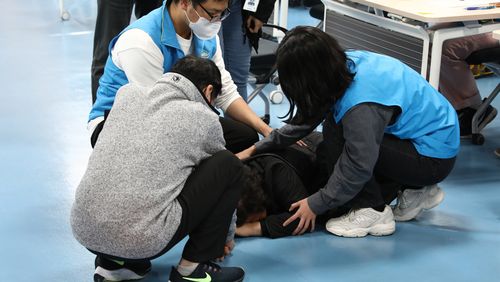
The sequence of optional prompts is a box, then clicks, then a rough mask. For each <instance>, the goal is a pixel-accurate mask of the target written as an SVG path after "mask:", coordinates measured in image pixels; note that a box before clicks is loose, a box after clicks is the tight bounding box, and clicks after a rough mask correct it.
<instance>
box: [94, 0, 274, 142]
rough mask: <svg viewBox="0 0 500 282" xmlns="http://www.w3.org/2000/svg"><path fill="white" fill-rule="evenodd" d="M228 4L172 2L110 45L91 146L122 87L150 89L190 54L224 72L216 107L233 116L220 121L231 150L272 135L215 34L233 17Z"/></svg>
mask: <svg viewBox="0 0 500 282" xmlns="http://www.w3.org/2000/svg"><path fill="white" fill-rule="evenodd" d="M228 3H229V1H228V0H168V1H165V2H164V4H163V5H162V7H160V8H158V9H156V10H153V11H152V12H151V13H149V14H148V15H146V16H144V17H142V18H140V19H139V20H137V21H135V22H134V23H132V24H131V25H130V26H128V27H127V28H125V30H123V31H122V32H121V33H120V34H119V35H118V36H116V37H115V38H114V39H113V40H112V41H111V43H110V45H109V57H108V60H107V62H106V66H105V69H104V74H103V76H102V77H101V78H100V80H99V87H98V89H97V97H96V101H95V103H94V104H93V106H92V109H91V111H90V114H89V119H88V129H89V131H90V133H91V144H92V146H94V144H95V142H96V141H97V138H98V136H99V133H100V132H101V130H102V128H103V125H104V120H105V118H106V113H107V112H109V110H110V109H111V107H112V106H113V102H114V100H115V96H116V92H117V91H118V89H119V88H120V87H122V86H123V85H125V84H127V83H133V84H136V85H140V86H144V87H151V86H152V85H153V84H154V83H155V82H156V81H157V80H158V79H159V78H160V77H161V76H162V75H163V74H164V73H166V72H168V71H169V70H170V69H171V67H172V65H173V64H174V63H175V62H176V61H177V60H179V59H180V58H182V57H184V56H185V55H188V54H191V55H194V56H197V57H201V58H208V59H211V60H212V61H214V62H215V64H216V65H217V66H218V68H219V70H220V72H221V75H222V92H221V95H219V96H218V98H217V99H216V101H215V106H216V107H218V108H220V109H222V110H223V111H224V112H225V114H226V115H227V116H229V117H230V118H231V119H229V118H222V117H221V118H220V119H219V121H220V123H221V124H222V128H223V131H224V139H225V141H226V148H227V149H228V150H230V151H232V152H239V151H241V150H243V149H244V148H247V147H248V146H250V145H251V144H253V143H254V142H256V141H257V140H258V135H257V133H256V131H257V132H259V133H261V134H262V135H263V136H267V135H268V134H269V133H270V132H271V130H272V129H271V128H270V127H269V126H268V125H267V124H265V123H264V122H263V121H262V120H261V119H260V118H259V117H258V116H257V115H256V114H255V113H254V112H253V111H252V110H251V109H250V107H249V106H248V105H247V104H246V102H245V101H244V100H243V99H242V98H241V97H240V95H239V94H238V92H237V87H236V85H235V84H234V82H233V80H232V79H231V76H230V74H229V73H228V72H227V71H226V69H225V67H224V62H223V59H222V52H221V47H220V43H219V38H218V37H217V32H218V31H219V29H220V26H221V21H222V20H224V19H225V18H226V17H227V15H228V14H229V13H230V11H229V9H228Z"/></svg>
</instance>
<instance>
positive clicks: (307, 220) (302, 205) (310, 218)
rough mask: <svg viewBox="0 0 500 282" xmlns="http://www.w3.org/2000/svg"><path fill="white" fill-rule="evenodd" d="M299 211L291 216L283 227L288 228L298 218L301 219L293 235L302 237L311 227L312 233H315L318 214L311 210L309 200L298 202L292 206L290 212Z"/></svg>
mask: <svg viewBox="0 0 500 282" xmlns="http://www.w3.org/2000/svg"><path fill="white" fill-rule="evenodd" d="M294 209H297V211H296V212H295V214H294V215H292V216H290V217H289V218H288V219H287V220H286V221H285V222H284V223H283V226H287V225H288V224H290V223H291V222H293V221H294V220H296V219H297V218H300V222H299V225H297V228H295V230H294V231H293V233H292V234H293V235H301V234H304V232H306V231H307V230H308V229H309V226H311V231H314V223H315V221H316V214H315V213H314V212H313V211H312V210H311V208H309V204H308V203H307V198H305V199H302V200H300V201H298V202H295V203H293V204H292V205H291V206H290V209H289V211H292V210H294Z"/></svg>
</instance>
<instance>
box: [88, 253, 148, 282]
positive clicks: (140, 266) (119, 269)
mask: <svg viewBox="0 0 500 282" xmlns="http://www.w3.org/2000/svg"><path fill="white" fill-rule="evenodd" d="M150 271H151V262H149V261H147V260H146V261H144V262H142V261H141V262H132V263H131V262H128V261H118V260H111V259H107V258H104V257H102V256H97V257H96V259H95V273H94V282H107V281H130V280H138V279H142V278H144V276H146V274H148V273H149V272H150Z"/></svg>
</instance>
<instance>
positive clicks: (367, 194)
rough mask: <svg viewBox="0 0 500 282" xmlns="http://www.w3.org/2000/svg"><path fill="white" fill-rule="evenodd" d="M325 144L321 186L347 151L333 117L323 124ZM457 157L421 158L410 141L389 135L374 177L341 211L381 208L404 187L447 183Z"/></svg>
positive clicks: (320, 163)
mask: <svg viewBox="0 0 500 282" xmlns="http://www.w3.org/2000/svg"><path fill="white" fill-rule="evenodd" d="M323 137H324V140H323V142H322V143H321V144H320V145H319V146H318V149H317V151H316V153H317V162H318V167H319V172H318V176H317V179H318V183H317V184H316V185H317V186H319V187H321V186H324V185H325V184H326V182H327V181H328V178H329V177H330V175H331V174H332V173H333V170H334V166H335V164H336V162H337V160H338V159H339V157H340V154H341V153H342V151H343V149H344V143H345V139H344V136H343V129H342V125H341V124H337V123H335V121H334V120H333V117H332V116H331V114H330V115H329V116H328V118H327V119H326V120H325V122H324V124H323ZM454 164H455V158H450V159H438V158H430V157H426V156H422V155H420V154H419V153H418V152H417V150H416V149H415V146H413V144H412V143H411V142H410V141H409V140H402V139H399V138H397V137H395V136H394V135H390V134H385V135H384V137H383V140H382V143H381V145H380V151H379V157H378V160H377V163H376V164H375V168H374V171H373V175H372V177H371V178H370V180H368V182H367V183H366V184H365V185H364V187H363V189H362V190H361V191H360V192H359V193H358V194H357V195H356V196H355V197H354V198H353V199H351V200H350V201H349V202H347V203H346V204H345V205H344V206H343V207H341V208H340V209H339V210H342V211H345V210H349V209H351V208H355V209H357V208H368V207H372V208H373V207H380V206H383V205H386V204H389V203H391V202H392V201H393V200H394V199H395V198H396V197H397V194H398V192H399V191H400V190H402V189H403V188H410V189H420V188H422V187H424V186H427V185H432V184H436V183H439V182H441V181H442V180H444V179H445V178H446V177H447V176H448V174H449V173H450V172H451V170H452V169H453V165H454Z"/></svg>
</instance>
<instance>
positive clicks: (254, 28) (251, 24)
mask: <svg viewBox="0 0 500 282" xmlns="http://www.w3.org/2000/svg"><path fill="white" fill-rule="evenodd" d="M263 24H264V23H263V22H262V21H261V20H259V19H258V18H256V17H254V16H249V17H248V19H247V27H248V30H249V31H250V32H251V33H257V32H259V30H260V29H261V28H262V25H263Z"/></svg>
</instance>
